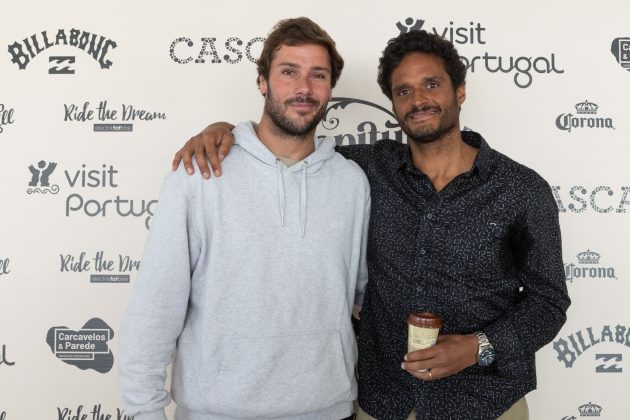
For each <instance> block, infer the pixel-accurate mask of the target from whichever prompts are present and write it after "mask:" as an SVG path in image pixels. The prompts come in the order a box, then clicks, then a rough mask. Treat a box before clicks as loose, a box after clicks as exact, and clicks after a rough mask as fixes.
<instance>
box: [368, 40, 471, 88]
mask: <svg viewBox="0 0 630 420" xmlns="http://www.w3.org/2000/svg"><path fill="white" fill-rule="evenodd" d="M410 53H423V54H431V55H435V56H437V57H440V58H441V59H442V61H443V62H444V67H445V69H446V72H447V73H448V76H449V77H450V78H451V83H452V84H453V88H454V89H456V88H458V87H460V86H462V85H465V84H466V65H465V64H464V63H463V62H462V59H461V58H460V56H459V54H458V53H457V50H456V49H455V46H454V45H453V44H452V43H451V42H449V41H447V40H445V39H444V38H442V37H440V36H439V35H436V34H431V33H428V32H427V31H424V30H418V31H409V32H407V33H403V34H400V35H398V36H397V37H396V38H392V39H390V40H389V41H388V42H387V46H386V47H385V49H384V50H383V55H382V56H381V59H380V61H379V65H378V78H377V81H378V84H379V86H380V87H381V90H382V91H383V93H384V94H385V96H387V97H388V98H389V99H390V100H392V73H393V72H394V70H396V68H397V67H398V65H399V64H400V62H401V61H402V60H403V59H404V58H405V56H407V54H410Z"/></svg>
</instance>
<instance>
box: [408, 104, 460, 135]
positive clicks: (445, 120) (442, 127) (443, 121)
mask: <svg viewBox="0 0 630 420" xmlns="http://www.w3.org/2000/svg"><path fill="white" fill-rule="evenodd" d="M431 111H435V112H437V113H438V115H439V116H440V119H439V121H438V125H437V127H432V126H421V127H417V128H415V129H412V128H410V126H409V125H408V124H407V118H409V117H411V115H412V114H414V113H416V112H431ZM457 118H458V116H457V115H455V116H453V115H452V113H451V112H450V111H449V110H448V109H447V110H445V109H443V108H440V107H439V106H422V107H413V109H411V110H410V111H409V112H407V113H406V114H405V116H404V118H403V119H402V120H401V121H400V128H401V129H402V130H403V132H404V133H405V134H406V135H407V138H409V139H411V140H413V141H414V142H415V143H416V144H428V143H432V142H434V141H436V140H439V139H440V138H442V137H443V136H444V135H445V134H446V133H449V132H450V131H452V130H453V129H454V128H455V127H457Z"/></svg>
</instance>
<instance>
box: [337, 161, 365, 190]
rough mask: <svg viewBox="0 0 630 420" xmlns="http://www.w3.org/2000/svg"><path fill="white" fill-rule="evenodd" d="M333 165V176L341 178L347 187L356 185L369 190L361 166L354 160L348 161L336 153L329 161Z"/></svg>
mask: <svg viewBox="0 0 630 420" xmlns="http://www.w3.org/2000/svg"><path fill="white" fill-rule="evenodd" d="M329 162H330V164H331V174H332V175H333V176H334V177H336V178H339V180H340V181H341V182H343V183H344V184H345V185H355V186H356V187H361V188H363V189H367V190H369V188H370V185H369V182H368V179H367V176H366V175H365V172H364V171H363V169H361V166H359V164H358V163H357V162H355V161H354V160H350V159H346V158H345V157H344V156H343V155H341V154H339V153H337V152H335V154H334V155H333V156H332V157H331V158H330V159H329Z"/></svg>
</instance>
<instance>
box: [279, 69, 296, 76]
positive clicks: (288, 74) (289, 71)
mask: <svg viewBox="0 0 630 420" xmlns="http://www.w3.org/2000/svg"><path fill="white" fill-rule="evenodd" d="M282 74H286V75H287V76H291V75H293V74H295V70H291V69H284V70H282Z"/></svg>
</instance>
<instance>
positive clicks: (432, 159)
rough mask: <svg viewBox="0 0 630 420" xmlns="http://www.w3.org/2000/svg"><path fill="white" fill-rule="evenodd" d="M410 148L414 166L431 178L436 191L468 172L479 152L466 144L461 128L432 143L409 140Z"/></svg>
mask: <svg viewBox="0 0 630 420" xmlns="http://www.w3.org/2000/svg"><path fill="white" fill-rule="evenodd" d="M409 147H410V150H411V162H412V164H413V166H414V167H415V168H416V169H418V170H420V171H422V172H423V173H424V174H425V175H427V176H428V177H429V179H430V180H431V182H432V183H433V186H434V187H435V190H436V191H441V190H442V189H443V188H444V187H446V185H448V183H449V182H451V181H452V180H453V179H454V178H455V177H456V176H458V175H460V174H462V173H464V172H468V171H469V170H470V169H471V168H472V165H473V163H474V161H475V157H476V156H477V152H478V150H477V149H476V148H475V147H473V146H470V145H468V144H466V143H465V142H464V140H463V139H462V136H461V133H460V131H459V127H456V128H455V129H453V130H451V131H450V132H448V133H446V134H445V135H444V136H442V137H440V138H439V139H437V140H435V141H433V142H430V143H425V144H419V143H417V142H416V141H414V140H411V139H409Z"/></svg>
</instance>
